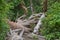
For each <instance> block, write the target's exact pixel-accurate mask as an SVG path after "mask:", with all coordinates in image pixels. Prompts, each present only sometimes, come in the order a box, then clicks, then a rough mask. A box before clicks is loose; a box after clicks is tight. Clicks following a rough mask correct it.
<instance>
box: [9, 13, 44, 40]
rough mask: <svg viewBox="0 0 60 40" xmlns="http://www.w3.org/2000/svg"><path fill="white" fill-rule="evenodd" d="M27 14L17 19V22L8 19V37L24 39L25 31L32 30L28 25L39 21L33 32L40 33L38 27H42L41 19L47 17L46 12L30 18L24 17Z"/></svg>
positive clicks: (12, 39) (17, 39)
mask: <svg viewBox="0 0 60 40" xmlns="http://www.w3.org/2000/svg"><path fill="white" fill-rule="evenodd" d="M25 16H26V15H23V16H21V17H19V18H18V19H17V22H13V21H9V20H8V24H9V25H10V34H9V33H8V36H9V37H10V38H8V39H9V40H19V39H20V40H23V37H22V36H23V33H25V32H29V31H31V28H27V27H26V26H27V25H30V24H31V23H33V24H35V23H37V25H36V26H35V28H34V30H33V32H32V33H33V34H34V33H38V29H39V28H40V26H41V24H42V22H41V19H42V18H44V17H45V15H44V13H43V14H42V13H39V14H33V15H31V16H30V17H29V18H28V19H22V18H24V17H25ZM36 17H37V18H36ZM20 31H21V32H20ZM18 32H19V33H18Z"/></svg>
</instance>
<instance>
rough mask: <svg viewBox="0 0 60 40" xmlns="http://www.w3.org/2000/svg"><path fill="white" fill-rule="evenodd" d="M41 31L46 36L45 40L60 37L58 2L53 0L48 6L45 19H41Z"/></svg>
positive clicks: (59, 5) (59, 4)
mask: <svg viewBox="0 0 60 40" xmlns="http://www.w3.org/2000/svg"><path fill="white" fill-rule="evenodd" d="M42 22H43V24H42V26H43V27H42V29H41V32H42V34H43V35H45V36H46V40H55V39H59V38H60V3H59V2H55V3H54V4H52V6H50V9H49V10H48V12H47V14H46V17H45V19H43V21H42Z"/></svg>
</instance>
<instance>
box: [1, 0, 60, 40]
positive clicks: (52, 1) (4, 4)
mask: <svg viewBox="0 0 60 40" xmlns="http://www.w3.org/2000/svg"><path fill="white" fill-rule="evenodd" d="M43 2H44V0H38V1H37V0H32V3H33V8H34V12H35V13H39V12H42V11H43ZM59 2H60V1H59V0H48V6H47V7H48V11H47V12H46V17H45V18H44V19H43V21H42V22H43V24H42V28H41V33H42V35H44V36H46V40H55V39H60V3H59ZM20 3H23V4H24V6H26V7H27V8H28V7H29V6H31V3H30V0H0V40H4V39H5V36H6V33H7V31H8V30H9V26H8V25H7V20H6V19H7V18H8V19H10V20H12V21H15V20H16V19H17V18H18V17H20V16H21V15H23V14H24V10H23V9H22V8H19V6H18V5H19V4H20ZM17 6H18V7H17ZM27 14H28V16H29V15H31V14H32V12H31V8H28V13H27Z"/></svg>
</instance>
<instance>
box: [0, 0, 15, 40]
mask: <svg viewBox="0 0 60 40" xmlns="http://www.w3.org/2000/svg"><path fill="white" fill-rule="evenodd" d="M14 1H15V0H14ZM13 7H14V3H13V1H12V2H10V1H6V0H0V40H5V37H6V33H7V31H8V30H9V26H8V25H7V20H6V19H7V13H8V12H9V11H10V9H11V8H13Z"/></svg>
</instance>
